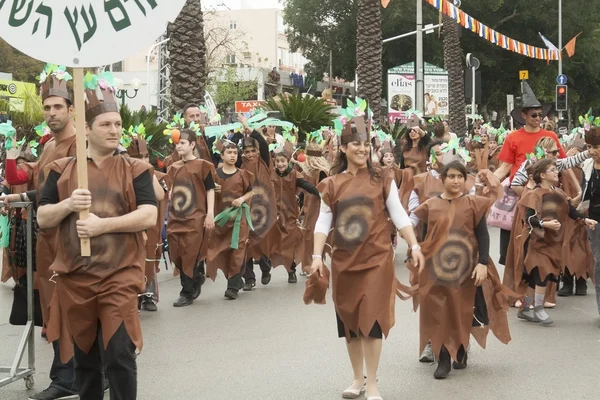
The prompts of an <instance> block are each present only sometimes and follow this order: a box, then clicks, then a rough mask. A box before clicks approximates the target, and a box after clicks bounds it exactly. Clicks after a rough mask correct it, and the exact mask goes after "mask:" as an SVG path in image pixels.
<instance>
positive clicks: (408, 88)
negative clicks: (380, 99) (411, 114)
mask: <svg viewBox="0 0 600 400" xmlns="http://www.w3.org/2000/svg"><path fill="white" fill-rule="evenodd" d="M414 109H415V76H414V75H409V74H388V121H389V122H390V123H392V124H393V123H394V122H395V121H396V119H400V121H401V122H406V116H405V115H404V112H405V111H408V110H414Z"/></svg>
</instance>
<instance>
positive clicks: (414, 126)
mask: <svg viewBox="0 0 600 400" xmlns="http://www.w3.org/2000/svg"><path fill="white" fill-rule="evenodd" d="M419 122H420V120H419V117H417V116H416V115H413V116H412V117H411V118H410V119H409V121H408V124H407V125H408V127H409V129H410V131H409V133H408V138H409V140H408V141H407V143H406V145H405V146H404V148H403V149H402V159H401V160H400V168H402V169H404V168H412V169H413V172H414V175H418V174H421V173H423V172H426V171H427V160H428V159H429V154H427V146H428V145H429V142H431V138H430V137H429V135H427V132H425V131H424V130H423V129H422V128H421V126H420V124H419Z"/></svg>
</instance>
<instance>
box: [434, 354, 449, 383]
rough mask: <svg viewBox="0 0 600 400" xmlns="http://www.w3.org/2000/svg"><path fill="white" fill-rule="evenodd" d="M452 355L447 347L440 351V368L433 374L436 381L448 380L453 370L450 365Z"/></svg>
mask: <svg viewBox="0 0 600 400" xmlns="http://www.w3.org/2000/svg"><path fill="white" fill-rule="evenodd" d="M450 361H451V360H450V353H449V352H448V350H447V349H446V348H445V347H442V350H441V351H440V358H439V360H438V366H437V368H436V370H435V372H434V373H433V377H434V378H435V379H446V377H447V376H448V374H449V373H450V370H451V368H452V367H451V364H450Z"/></svg>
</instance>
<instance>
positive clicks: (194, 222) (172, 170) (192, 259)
mask: <svg viewBox="0 0 600 400" xmlns="http://www.w3.org/2000/svg"><path fill="white" fill-rule="evenodd" d="M170 134H171V138H172V140H173V142H174V143H175V149H176V150H177V153H178V154H179V157H180V158H181V160H179V161H177V162H176V163H174V164H173V165H171V166H170V167H169V169H168V170H167V180H168V182H169V186H170V187H169V189H170V192H169V198H170V205H169V214H168V221H167V242H168V243H169V254H170V256H171V260H172V261H173V263H174V264H175V268H177V269H178V270H179V276H180V281H181V291H180V292H179V298H178V299H177V300H175V302H174V303H173V307H185V306H189V305H190V304H192V302H193V301H194V300H195V299H197V298H198V297H199V296H200V293H201V291H202V285H203V284H204V281H205V280H206V277H205V269H204V259H205V258H206V252H207V249H208V234H209V233H210V232H211V231H212V229H213V228H214V210H215V191H214V189H215V182H214V172H215V170H214V167H213V164H212V163H210V162H208V161H206V160H201V159H199V158H198V157H196V156H195V155H194V149H195V148H196V145H197V140H198V137H197V136H196V133H195V132H194V131H193V130H191V129H182V130H178V129H174V130H171V132H170Z"/></svg>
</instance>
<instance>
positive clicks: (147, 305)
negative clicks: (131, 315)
mask: <svg viewBox="0 0 600 400" xmlns="http://www.w3.org/2000/svg"><path fill="white" fill-rule="evenodd" d="M142 310H144V311H158V306H157V305H156V303H155V302H154V300H153V299H145V300H144V301H142Z"/></svg>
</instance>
